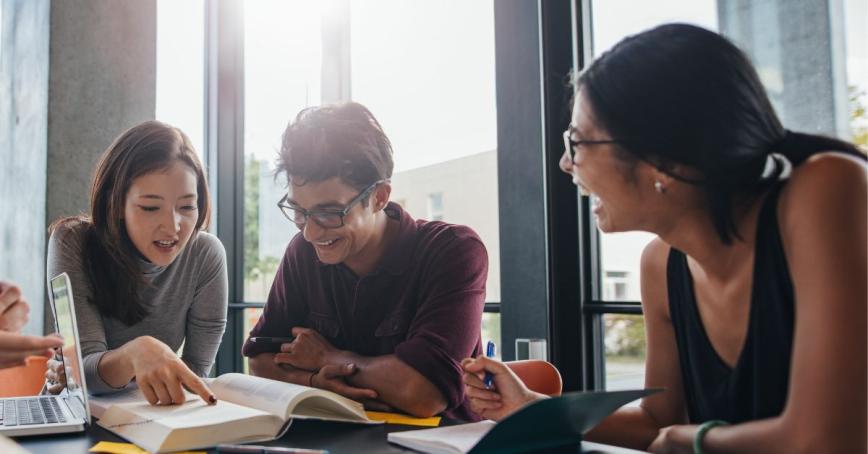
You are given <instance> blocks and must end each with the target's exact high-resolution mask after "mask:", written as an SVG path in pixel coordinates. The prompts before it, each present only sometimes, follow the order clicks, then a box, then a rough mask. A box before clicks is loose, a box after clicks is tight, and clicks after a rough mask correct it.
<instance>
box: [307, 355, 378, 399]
mask: <svg viewBox="0 0 868 454" xmlns="http://www.w3.org/2000/svg"><path fill="white" fill-rule="evenodd" d="M356 370H357V369H356V366H355V364H340V365H337V364H327V365H325V366H323V368H322V369H320V370H319V372H311V373H312V374H313V375H312V376H311V378H310V385H311V386H313V387H315V388H320V389H325V390H328V391H331V392H334V393H338V394H340V395H342V396H344V397H348V398H350V399H352V400H357V401H373V400H376V399H377V397H378V396H377V392H376V391H374V390H373V389H364V388H356V387H354V386H350V385H348V384H347V382H346V381H344V378H345V377H349V376H350V375H353V374H354V373H356Z"/></svg>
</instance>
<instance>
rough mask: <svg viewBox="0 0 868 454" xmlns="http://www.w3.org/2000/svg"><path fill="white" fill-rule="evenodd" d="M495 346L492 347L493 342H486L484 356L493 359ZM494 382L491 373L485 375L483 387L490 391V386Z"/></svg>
mask: <svg viewBox="0 0 868 454" xmlns="http://www.w3.org/2000/svg"><path fill="white" fill-rule="evenodd" d="M496 352H497V346H495V345H494V342H492V341H488V344H486V345H485V356H486V357H488V358H494V355H496V354H497V353H496ZM493 382H494V375H491V372H486V373H485V387H486V388H488V389H491V386H492V385H493Z"/></svg>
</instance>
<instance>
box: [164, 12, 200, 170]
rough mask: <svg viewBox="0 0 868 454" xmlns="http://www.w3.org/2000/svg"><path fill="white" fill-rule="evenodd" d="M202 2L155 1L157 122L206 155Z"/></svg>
mask: <svg viewBox="0 0 868 454" xmlns="http://www.w3.org/2000/svg"><path fill="white" fill-rule="evenodd" d="M204 27H205V2H204V0H194V1H189V2H174V1H170V0H159V1H158V2H157V105H156V119H157V120H160V121H163V122H165V123H168V124H170V125H172V126H175V127H177V128H179V129H180V130H181V131H184V133H185V134H187V136H188V137H189V138H190V141H191V142H192V143H193V147H194V148H196V152H197V153H198V154H199V157H200V158H203V157H204V156H205V149H204V143H205V118H204V112H205V109H204V105H205V28H204Z"/></svg>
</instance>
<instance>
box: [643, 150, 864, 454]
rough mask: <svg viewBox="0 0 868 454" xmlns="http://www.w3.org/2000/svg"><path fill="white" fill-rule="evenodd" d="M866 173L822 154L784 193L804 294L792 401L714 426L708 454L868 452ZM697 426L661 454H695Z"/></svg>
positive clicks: (660, 447)
mask: <svg viewBox="0 0 868 454" xmlns="http://www.w3.org/2000/svg"><path fill="white" fill-rule="evenodd" d="M866 192H868V185H866V175H865V168H864V166H863V165H862V164H856V163H854V162H853V161H851V160H849V159H848V158H842V157H839V156H831V155H826V156H817V157H815V158H812V159H811V160H809V161H808V162H807V163H805V164H803V165H802V166H800V167H799V168H798V169H796V171H795V172H794V173H793V176H792V177H791V181H790V183H789V184H788V186H787V187H786V188H785V189H784V191H783V192H782V194H781V201H780V206H779V209H778V212H779V213H780V214H781V216H780V221H779V224H780V227H781V235H782V239H783V243H784V250H785V251H786V255H787V262H788V265H789V268H790V273H791V276H792V279H793V286H794V290H795V296H796V322H795V334H794V342H793V356H792V365H791V371H790V384H789V394H788V396H787V403H786V406H785V408H784V411H783V413H782V414H781V415H779V416H777V417H774V418H768V419H763V420H758V421H752V422H747V423H743V424H736V425H732V426H720V427H715V428H713V429H711V430H710V431H708V433H707V434H706V435H705V438H704V439H703V443H702V449H703V452H705V453H760V452H761V453H778V452H780V453H799V452H804V453H814V452H824V453H852V452H865V451H866V424H868V418H866V404H868V402H866V400H868V399H866V388H865V383H866V341H865V336H866V299H868V295H866V287H865V276H866V273H868V270H866V247H868V244H866V238H865V232H866V231H868V222H866V206H868V200H866ZM696 430H697V426H694V425H683V426H672V427H667V428H665V429H663V430H662V431H661V433H660V436H659V437H658V439H657V440H655V442H654V444H653V445H652V446H651V450H652V451H655V452H673V453H681V452H692V447H691V444H692V442H693V437H694V435H695V433H696Z"/></svg>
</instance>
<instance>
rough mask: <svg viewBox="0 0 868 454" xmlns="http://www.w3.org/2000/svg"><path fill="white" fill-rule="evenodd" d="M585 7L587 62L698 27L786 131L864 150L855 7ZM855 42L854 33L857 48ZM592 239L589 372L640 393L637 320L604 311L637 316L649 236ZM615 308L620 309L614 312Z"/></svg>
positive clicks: (677, 2)
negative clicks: (595, 244) (720, 44)
mask: <svg viewBox="0 0 868 454" xmlns="http://www.w3.org/2000/svg"><path fill="white" fill-rule="evenodd" d="M592 6H593V8H592V17H591V20H592V24H593V26H592V29H593V32H592V36H591V39H592V46H591V49H592V54H593V55H600V54H601V53H602V52H605V51H606V50H607V49H609V48H611V47H612V46H613V45H614V44H615V43H616V42H618V41H619V40H620V39H622V38H624V37H626V36H628V35H631V34H634V33H638V32H641V31H643V30H646V29H648V28H651V27H654V26H656V25H659V24H662V23H666V22H687V23H692V24H695V25H699V26H702V27H705V28H707V29H710V30H714V31H718V32H720V33H722V34H723V35H724V36H727V37H728V38H729V39H731V40H732V41H733V42H735V43H736V45H738V46H739V47H740V48H741V49H742V50H744V51H745V52H746V53H747V54H748V56H749V57H750V58H751V60H752V61H753V63H754V65H755V66H756V68H757V70H758V72H759V75H760V78H761V80H762V82H763V84H764V85H765V87H766V90H767V91H768V93H769V96H770V97H771V99H772V103H773V104H774V107H775V109H776V111H777V112H778V115H779V116H780V117H781V120H782V121H783V123H784V125H785V126H786V127H788V128H790V129H793V130H798V131H806V132H814V133H823V134H830V135H836V136H839V137H843V138H846V139H851V138H852V140H854V141H856V142H857V143H861V144H862V145H863V146H865V144H866V140H868V135H866V131H868V115H866V113H865V108H864V106H865V104H866V94H865V91H866V87H868V58H866V53H868V51H866V47H868V45H866V40H865V39H864V29H865V25H866V24H865V10H866V6H865V3H864V2H860V1H856V0H847V1H846V2H844V4H843V6H842V5H841V4H840V3H838V2H808V1H798V2H797V1H793V2H772V3H769V2H756V3H749V4H741V3H739V4H736V3H733V2H719V1H714V0H701V1H682V0H666V1H662V2H655V3H654V4H653V5H652V4H649V3H647V2H643V1H640V0H606V1H594V2H593V5H592ZM845 10H846V14H845ZM625 11H628V12H629V13H628V14H625ZM860 12H861V15H860ZM845 17H846V24H844V22H845ZM782 24H787V26H786V27H784V26H782ZM838 24H843V25H846V26H845V27H841V26H838ZM795 30H798V33H795V32H794V31H795ZM858 33H862V34H863V37H862V38H861V39H860V38H859V36H858ZM845 49H846V52H845ZM845 55H846V57H845ZM848 113H849V117H848ZM594 235H599V236H598V238H599V244H600V247H599V258H600V263H601V268H602V273H600V274H601V276H602V283H601V287H602V292H601V293H602V297H603V301H599V302H597V303H598V304H596V305H595V306H593V311H592V312H589V313H588V315H589V316H592V317H600V318H601V319H602V326H603V330H602V331H599V332H600V333H601V334H599V335H600V336H602V337H603V339H601V341H600V342H597V344H596V345H601V346H602V348H603V350H604V353H603V355H602V357H603V358H604V363H603V364H600V365H599V366H598V367H601V368H603V369H604V370H605V374H604V376H605V378H604V382H605V383H604V385H603V387H605V388H607V389H623V388H627V387H635V386H641V385H642V384H643V379H642V375H643V374H644V369H642V368H640V367H638V364H640V363H641V362H643V361H644V355H645V346H644V341H645V340H644V339H645V338H644V329H645V328H644V322H643V321H642V319H641V317H640V316H638V315H625V314H623V313H617V314H616V313H606V312H607V310H608V309H607V307H613V308H614V307H617V308H618V310H619V312H632V313H635V314H638V313H640V311H641V307H640V306H639V302H638V301H639V300H640V299H641V295H640V293H639V279H638V277H639V258H640V256H641V253H642V250H643V248H644V247H645V245H647V244H648V242H649V241H651V239H652V238H653V236H652V235H650V234H646V233H637V232H630V233H617V234H597V233H596V232H595V233H594ZM618 302H620V303H624V304H621V305H617V304H613V303H618ZM601 313H602V315H600V314H601ZM590 335H591V336H593V335H594V334H590ZM600 375H603V374H600ZM600 375H598V376H600Z"/></svg>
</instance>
